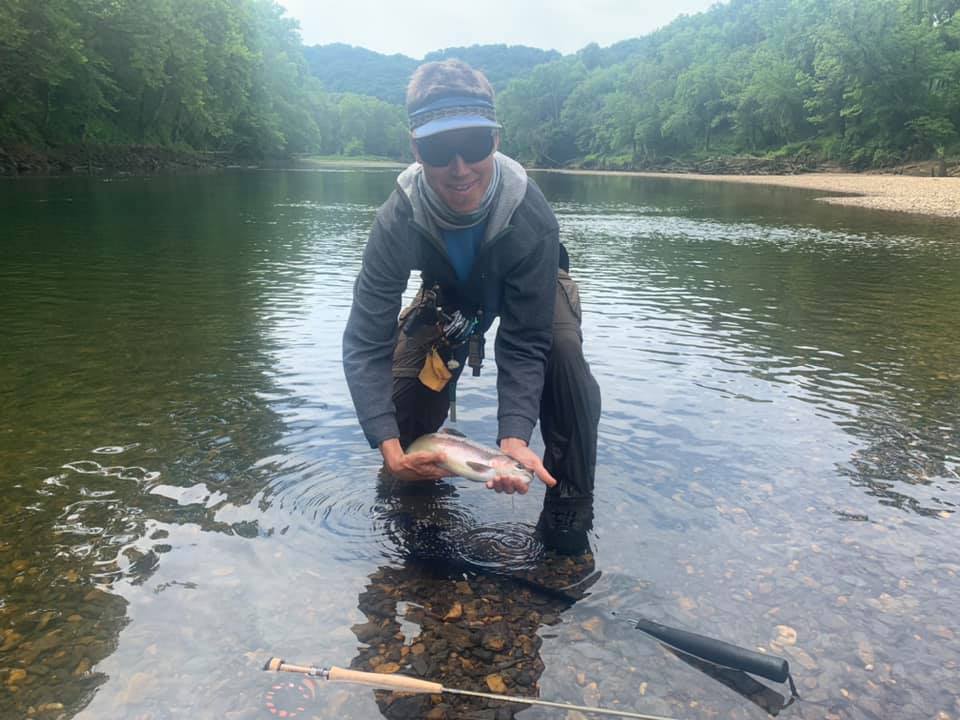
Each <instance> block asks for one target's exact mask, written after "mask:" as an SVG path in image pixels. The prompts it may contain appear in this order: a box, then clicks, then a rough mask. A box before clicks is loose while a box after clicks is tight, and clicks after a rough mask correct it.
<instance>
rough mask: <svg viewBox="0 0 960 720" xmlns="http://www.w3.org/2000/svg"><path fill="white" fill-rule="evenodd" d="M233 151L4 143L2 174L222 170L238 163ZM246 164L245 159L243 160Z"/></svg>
mask: <svg viewBox="0 0 960 720" xmlns="http://www.w3.org/2000/svg"><path fill="white" fill-rule="evenodd" d="M238 162H239V161H238V160H237V159H236V158H234V157H233V156H231V155H230V154H229V153H216V152H197V151H193V150H186V149H179V148H169V147H161V146H154V145H64V146H62V147H56V148H43V149H38V148H33V147H30V146H26V145H13V146H6V147H4V146H0V176H2V175H6V176H13V177H16V176H21V175H112V174H121V173H129V174H132V175H151V174H155V173H167V172H173V173H175V172H197V171H201V170H218V169H221V168H225V167H229V166H231V165H236V164H238ZM241 164H242V163H241Z"/></svg>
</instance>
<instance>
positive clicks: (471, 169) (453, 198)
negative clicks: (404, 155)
mask: <svg viewBox="0 0 960 720" xmlns="http://www.w3.org/2000/svg"><path fill="white" fill-rule="evenodd" d="M412 145H413V154H414V156H415V157H416V159H417V162H419V163H420V164H421V165H423V174H424V177H425V178H426V180H427V182H428V183H429V184H430V187H431V188H433V191H434V192H435V193H437V195H439V196H440V197H441V199H442V200H443V201H444V202H445V203H446V204H447V207H449V208H450V209H451V210H453V211H454V212H458V213H462V214H466V213H471V212H474V211H475V210H477V208H479V207H480V201H481V200H483V196H484V194H485V193H486V192H487V188H488V187H489V185H490V181H491V179H492V178H493V163H494V159H493V154H494V152H496V150H497V148H498V147H499V146H500V138H499V136H498V135H497V134H495V133H494V134H492V135H491V131H490V130H488V129H486V128H464V129H462V130H451V131H450V132H445V133H438V134H437V135H431V136H430V137H427V138H424V139H422V140H420V141H415V142H413V143H412ZM487 147H489V148H490V151H489V152H488V153H487V154H486V155H485V156H484V157H482V158H481V159H479V160H475V161H474V162H467V160H464V156H466V157H467V159H468V160H470V159H473V158H474V157H476V154H477V153H478V152H480V151H482V150H486V148H487ZM481 149H482V150H481ZM448 158H449V160H448V162H447V163H446V164H445V165H436V164H431V163H437V162H442V161H443V160H447V159H448Z"/></svg>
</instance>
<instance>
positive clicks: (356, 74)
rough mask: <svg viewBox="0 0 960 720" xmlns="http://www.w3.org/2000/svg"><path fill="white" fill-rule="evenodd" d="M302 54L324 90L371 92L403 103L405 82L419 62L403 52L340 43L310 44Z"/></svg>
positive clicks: (397, 102)
mask: <svg viewBox="0 0 960 720" xmlns="http://www.w3.org/2000/svg"><path fill="white" fill-rule="evenodd" d="M304 55H305V56H306V58H307V63H308V65H309V67H310V72H311V73H312V74H313V75H314V77H316V78H317V79H318V80H320V83H321V84H322V85H323V87H324V89H325V90H328V91H330V92H335V93H346V92H348V93H355V94H359V95H372V96H373V97H376V98H379V99H381V100H384V101H386V102H388V103H393V104H394V105H403V102H404V97H405V95H406V91H407V82H408V81H409V80H410V76H411V75H412V74H413V71H414V70H416V68H417V65H419V64H420V63H419V62H418V61H417V60H414V59H413V58H410V57H407V56H406V55H382V54H380V53H378V52H374V51H373V50H367V49H365V48H360V47H354V46H352V45H344V44H343V43H333V44H331V45H314V46H313V47H308V48H305V49H304Z"/></svg>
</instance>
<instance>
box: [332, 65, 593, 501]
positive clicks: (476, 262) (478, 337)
mask: <svg viewBox="0 0 960 720" xmlns="http://www.w3.org/2000/svg"><path fill="white" fill-rule="evenodd" d="M407 113H408V115H409V119H410V129H411V145H412V148H413V153H414V156H415V158H416V160H417V162H416V163H415V164H413V165H411V166H410V167H409V168H407V169H406V170H405V171H404V172H403V173H401V174H400V176H399V177H398V178H397V188H396V190H394V192H393V194H392V195H391V196H390V198H389V199H388V200H387V202H386V203H384V204H383V206H381V208H380V210H379V211H378V213H377V218H376V221H375V222H374V225H373V228H372V229H371V231H370V237H369V240H368V242H367V247H366V249H365V251H364V256H363V266H362V268H361V270H360V274H359V276H358V277H357V281H356V284H355V286H354V297H353V306H352V308H351V311H350V317H349V320H348V321H347V327H346V330H345V332H344V336H343V363H344V372H345V374H346V378H347V384H348V385H349V388H350V393H351V396H352V397H353V402H354V406H355V407H356V410H357V416H358V419H359V420H360V424H361V427H362V428H363V431H364V434H365V435H366V438H367V440H368V441H369V442H370V445H371V447H379V449H380V452H381V454H382V455H383V460H384V465H385V467H386V470H387V471H388V472H389V473H390V474H392V475H394V476H395V477H398V478H400V479H404V480H417V479H435V478H440V477H443V476H445V475H448V474H449V473H448V472H446V471H445V470H443V469H442V468H441V467H440V466H439V465H438V463H439V462H440V461H442V456H441V455H440V454H439V453H428V452H416V453H406V452H405V449H406V447H407V446H408V445H409V444H410V443H411V442H412V441H413V440H414V439H416V438H417V437H419V436H420V435H422V434H424V433H428V432H433V431H435V430H437V429H438V428H439V427H440V426H441V425H442V424H443V422H444V420H445V419H446V417H447V413H448V411H449V407H450V399H451V392H452V389H453V388H455V387H456V383H457V380H458V378H459V375H460V372H461V371H462V369H463V365H464V363H465V362H466V363H468V364H469V365H470V366H471V367H472V368H473V372H474V374H479V369H480V366H481V365H482V360H483V339H484V336H483V334H484V332H485V331H486V330H487V329H488V328H489V327H490V324H491V323H492V322H493V320H494V318H495V317H498V316H499V318H500V327H499V330H498V332H497V338H496V361H497V396H498V412H497V419H498V431H497V442H498V443H499V445H500V448H501V449H502V450H503V451H504V452H505V453H507V454H508V455H510V456H512V457H514V458H515V459H516V460H517V461H519V462H520V463H522V464H523V465H524V466H526V467H528V468H529V469H531V470H533V472H534V473H535V474H536V476H537V477H538V478H539V479H540V480H541V481H542V482H544V483H545V484H546V485H547V486H548V487H549V488H552V490H551V491H550V492H551V494H553V495H556V496H581V497H582V496H585V495H589V494H591V493H592V491H593V473H594V467H595V464H596V440H597V423H598V422H599V415H600V391H599V387H598V386H597V383H596V381H595V380H594V378H593V376H592V375H591V374H590V370H589V366H588V365H587V363H586V361H585V360H584V358H583V353H582V349H581V345H582V338H581V334H580V314H579V313H580V311H579V298H578V297H577V294H576V285H575V284H574V283H573V281H572V280H571V279H570V277H569V275H567V274H566V272H565V270H566V268H563V269H561V268H560V261H561V246H560V242H559V227H558V225H557V220H556V217H555V216H554V214H553V211H552V210H551V209H550V206H549V205H548V204H547V201H546V200H545V199H544V197H543V194H542V193H541V192H540V190H539V188H538V187H537V186H536V185H535V184H534V183H533V182H532V181H531V180H529V179H528V178H527V175H526V172H525V171H524V170H523V168H522V167H521V166H520V165H519V164H518V163H517V162H515V161H514V160H512V159H510V158H508V157H507V156H505V155H502V154H501V153H499V152H498V149H499V144H500V136H499V132H498V131H499V129H500V127H501V126H500V124H499V123H498V122H497V119H496V112H495V108H494V103H493V89H492V88H491V87H490V83H489V82H488V81H487V79H486V78H485V77H484V76H483V74H482V73H480V72H477V71H476V70H474V69H472V68H471V67H470V66H469V65H467V64H465V63H463V62H460V61H457V60H447V61H444V62H431V63H426V64H424V65H422V66H420V67H419V68H418V69H417V71H416V72H415V73H414V75H413V77H412V78H411V80H410V84H409V87H408V89H407ZM563 255H564V256H565V253H563ZM415 269H416V270H420V272H421V277H422V280H423V285H422V287H421V290H420V292H419V293H418V295H417V299H416V301H415V302H414V304H413V306H411V307H410V308H408V309H407V310H405V311H404V313H402V314H400V324H399V325H398V323H397V317H398V314H399V311H400V302H401V295H402V293H403V291H404V290H405V289H406V285H407V280H408V278H409V275H410V272H411V271H412V270H415ZM545 381H546V382H545ZM538 417H539V418H540V420H541V430H542V432H543V435H544V442H545V445H546V454H545V456H544V460H543V461H542V460H541V459H540V458H539V457H538V456H537V455H536V453H534V452H533V451H532V450H531V449H530V448H529V447H528V443H529V440H530V435H531V433H532V432H533V428H534V425H535V424H536V422H537V419H538ZM558 481H559V485H558ZM488 486H489V487H491V488H493V489H494V490H496V491H497V492H514V491H516V492H521V493H523V492H526V485H525V484H524V483H523V481H522V479H521V478H519V477H509V476H507V477H501V478H498V479H497V480H495V481H492V482H490V483H488Z"/></svg>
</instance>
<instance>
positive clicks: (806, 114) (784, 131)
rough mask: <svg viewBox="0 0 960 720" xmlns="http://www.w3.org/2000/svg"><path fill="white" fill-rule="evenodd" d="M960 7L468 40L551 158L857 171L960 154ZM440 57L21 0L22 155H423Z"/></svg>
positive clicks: (790, 13) (532, 142) (507, 120)
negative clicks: (88, 149)
mask: <svg viewBox="0 0 960 720" xmlns="http://www.w3.org/2000/svg"><path fill="white" fill-rule="evenodd" d="M958 11H960V0H731V1H730V2H727V3H722V4H716V5H714V6H713V7H712V8H711V9H710V10H708V11H707V12H704V13H699V14H696V15H692V16H681V17H680V18H678V19H677V20H675V21H674V22H672V23H670V24H669V25H667V26H666V27H664V28H662V29H660V30H658V31H656V32H654V33H651V34H649V35H645V36H643V37H638V38H635V39H631V40H626V41H624V42H621V43H617V44H615V45H612V46H610V47H606V48H601V47H599V46H597V45H595V44H593V45H589V46H587V47H585V48H583V49H581V50H580V51H578V52H576V53H573V54H569V55H565V56H564V55H560V54H559V53H557V52H555V51H543V50H537V49H534V48H525V47H522V46H512V47H508V46H504V45H489V46H473V47H470V48H447V49H444V50H439V51H434V52H431V53H429V54H427V55H425V57H424V59H425V60H431V59H439V58H444V57H460V58H462V59H464V60H466V61H468V62H471V63H472V64H473V65H474V66H476V67H478V68H480V69H482V70H484V71H485V72H487V73H488V74H489V76H490V79H491V81H492V82H493V84H494V86H495V87H496V88H497V91H498V101H497V104H498V110H499V113H500V117H501V122H502V123H503V125H504V148H505V149H506V150H507V151H508V152H509V153H511V154H513V155H515V156H516V157H518V158H519V159H520V160H522V161H523V162H525V163H528V164H531V165H536V166H545V167H558V166H569V167H598V168H643V167H650V166H656V165H657V164H661V163H663V162H664V161H667V160H675V159H684V158H704V157H713V156H721V157H726V156H750V157H774V158H776V157H782V158H799V159H808V160H809V161H810V162H811V163H817V162H833V163H837V164H840V165H843V166H845V167H849V168H853V169H865V168H873V167H886V166H891V165H896V164H898V163H904V162H908V161H910V160H921V159H935V158H944V157H948V156H955V155H957V154H958V153H960V135H958V129H960V17H958V14H960V13H958ZM419 62H420V61H418V60H415V59H412V58H408V57H405V56H402V55H393V56H385V55H380V54H378V53H374V52H372V51H369V50H364V49H362V48H352V47H350V46H347V45H328V46H318V47H305V46H304V45H303V42H302V40H301V37H300V35H299V31H298V27H297V23H296V21H295V20H293V19H291V18H290V17H288V16H287V15H285V13H284V10H283V9H282V8H281V7H280V6H279V5H277V4H276V3H275V2H273V1H272V0H39V1H38V0H0V147H7V148H10V147H14V146H18V145H21V146H30V147H34V148H44V147H58V146H63V145H87V144H95V145H100V146H132V145H152V146H163V147H176V148H183V149H187V150H203V151H214V152H222V153H229V154H231V155H234V156H238V157H247V158H267V157H277V156H290V155H297V154H323V155H342V156H359V155H365V156H370V155H372V156H379V157H385V158H393V159H400V160H403V159H409V148H408V141H407V132H406V124H405V113H404V111H403V108H402V105H401V103H402V97H403V86H404V84H405V82H406V79H407V78H408V77H409V75H410V73H411V72H412V70H413V69H414V68H415V67H416V65H417V64H418V63H419Z"/></svg>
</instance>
